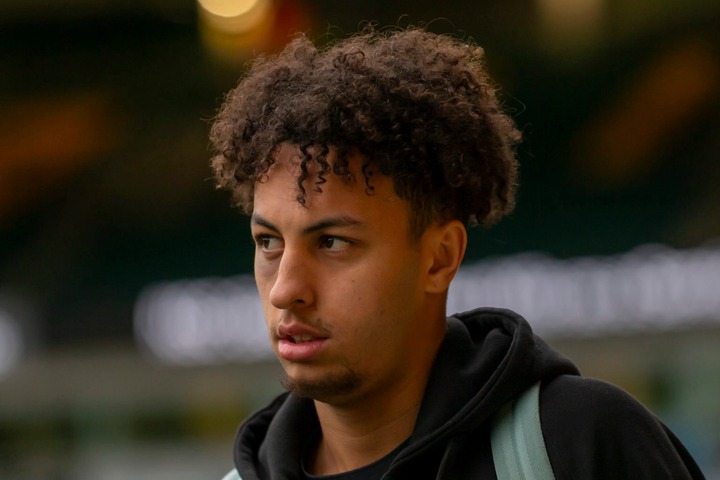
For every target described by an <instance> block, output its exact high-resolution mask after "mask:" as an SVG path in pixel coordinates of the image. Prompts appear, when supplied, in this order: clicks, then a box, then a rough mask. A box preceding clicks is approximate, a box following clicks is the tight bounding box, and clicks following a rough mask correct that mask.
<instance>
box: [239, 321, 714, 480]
mask: <svg viewBox="0 0 720 480" xmlns="http://www.w3.org/2000/svg"><path fill="white" fill-rule="evenodd" d="M578 375H579V373H578V371H577V368H576V367H575V366H574V365H573V364H572V362H570V360H568V359H567V358H565V357H564V356H562V355H561V354H560V353H558V352H556V351H554V350H552V349H551V348H550V347H549V346H548V345H547V344H546V343H545V342H544V341H543V340H542V339H540V338H539V337H537V336H535V335H534V334H533V333H532V330H531V329H530V326H529V325H528V323H527V322H526V321H525V320H524V319H522V318H521V317H520V316H519V315H517V314H515V313H513V312H511V311H508V310H502V309H489V308H482V309H477V310H473V311H471V312H466V313H462V314H457V315H454V316H452V317H449V318H448V326H447V333H446V336H445V339H444V341H443V344H442V347H441V349H440V351H439V353H438V356H437V359H436V361H435V364H434V366H433V370H432V373H431V375H430V379H429V382H428V386H427V389H426V391H425V396H424V397H423V402H422V406H421V408H420V413H419V414H418V419H417V423H416V425H415V429H414V431H413V433H412V435H411V436H410V438H409V439H408V441H407V442H405V446H404V448H402V449H401V451H400V452H399V453H398V454H397V456H396V457H395V459H394V460H393V463H392V465H391V467H390V469H389V470H388V472H387V473H386V474H385V476H384V477H383V478H385V479H392V478H394V479H434V478H438V479H471V478H477V479H494V478H496V475H495V469H494V465H493V461H492V453H491V448H490V419H491V417H492V416H493V414H495V413H496V412H497V411H498V410H499V409H500V407H502V406H503V405H504V404H506V403H508V402H510V401H512V400H513V399H516V398H517V397H519V395H520V394H521V393H522V392H523V391H524V390H526V389H527V388H529V387H530V386H531V385H533V384H535V383H536V382H538V381H541V385H542V390H541V395H540V415H541V423H542V430H543V436H544V438H545V443H546V448H547V450H548V456H549V457H550V463H551V465H552V467H553V471H554V473H555V478H556V479H558V480H559V479H568V480H570V479H573V480H577V479H655V480H656V479H685V478H694V479H701V478H704V477H703V475H702V473H701V472H700V470H699V469H698V467H697V465H696V464H695V462H694V461H693V459H692V458H691V457H690V455H689V454H688V453H687V451H686V450H685V448H684V447H683V446H682V445H681V444H680V442H679V441H678V440H677V439H676V438H675V436H674V435H673V434H672V433H671V432H670V431H669V430H668V429H667V428H666V427H665V426H664V425H663V424H662V423H661V422H660V421H659V420H658V419H657V418H655V416H653V415H652V413H650V412H649V411H648V410H647V409H645V407H643V406H642V405H641V404H640V403H638V402H637V401H636V400H635V399H634V398H632V397H631V396H630V395H628V394H627V393H625V392H623V391H622V390H620V389H618V388H617V387H614V386H612V385H609V384H607V383H604V382H600V381H598V380H591V379H585V378H582V377H579V376H578ZM317 430H318V419H317V415H316V413H315V407H314V405H313V402H312V400H310V399H306V398H300V397H297V396H295V395H292V394H287V393H286V394H283V395H281V396H279V397H278V398H276V399H275V400H274V401H273V402H272V403H271V404H270V405H269V406H267V407H266V408H264V409H263V410H260V411H259V412H257V413H255V414H254V415H253V416H251V417H250V418H249V419H248V420H247V421H246V422H245V423H244V424H243V425H242V426H241V427H240V430H239V432H238V436H237V438H236V440H235V449H234V456H235V466H236V468H237V470H238V471H239V473H240V476H241V477H242V478H243V480H256V479H273V480H281V479H283V480H284V479H298V478H301V470H300V463H301V457H302V455H303V451H304V448H305V445H306V443H307V441H308V438H309V437H311V436H312V435H313V432H316V431H317Z"/></svg>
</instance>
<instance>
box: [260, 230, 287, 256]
mask: <svg viewBox="0 0 720 480" xmlns="http://www.w3.org/2000/svg"><path fill="white" fill-rule="evenodd" d="M255 245H257V247H258V248H260V249H261V250H262V251H263V252H266V253H271V252H277V251H279V250H282V248H283V246H282V241H281V240H280V239H279V238H277V237H273V236H272V235H267V234H260V235H256V236H255Z"/></svg>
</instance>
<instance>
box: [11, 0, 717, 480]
mask: <svg viewBox="0 0 720 480" xmlns="http://www.w3.org/2000/svg"><path fill="white" fill-rule="evenodd" d="M363 21H376V22H378V23H379V25H399V26H407V25H420V24H425V25H427V26H428V28H429V29H430V30H432V31H436V32H439V33H451V34H453V35H456V36H460V37H463V38H465V39H468V40H473V41H474V42H476V43H477V44H479V45H481V46H483V47H484V48H485V50H486V54H487V63H488V66H489V69H490V71H491V72H492V74H493V76H494V78H495V79H496V80H497V82H498V83H499V84H500V85H502V96H503V99H504V104H505V106H506V108H507V109H508V110H509V111H510V112H512V114H513V116H514V118H515V119H516V121H517V123H518V125H519V126H520V127H521V129H522V130H523V132H524V135H525V142H524V144H523V145H522V147H521V149H520V152H519V154H520V158H521V163H522V179H521V185H522V187H521V191H520V196H519V201H518V207H517V209H516V211H515V212H514V213H513V215H512V216H511V217H509V218H507V219H506V220H504V221H503V222H501V224H500V225H499V226H498V227H495V228H493V229H491V230H475V231H474V232H473V233H472V234H471V235H472V237H471V244H470V248H469V252H468V258H467V261H466V264H465V266H464V267H463V269H462V270H461V272H460V274H459V275H458V278H457V282H456V284H455V285H454V287H453V289H452V291H451V295H450V300H449V301H450V309H451V310H461V309H466V308H471V307H475V306H478V305H481V304H484V305H493V306H506V307H510V308H513V309H515V310H517V311H519V312H520V313H522V314H524V315H526V316H527V317H528V319H529V320H530V322H531V324H532V325H533V326H534V328H535V329H536V330H537V331H538V332H539V333H541V334H543V335H544V336H546V337H547V338H548V339H549V341H550V343H551V344H552V345H553V346H555V347H556V348H558V349H560V350H561V351H562V352H564V353H566V354H567V355H569V356H570V357H571V358H573V359H574V360H575V361H576V362H577V363H578V365H579V366H580V367H581V369H582V370H583V372H584V373H585V374H586V375H590V376H595V377H599V378H602V379H605V380H608V381H611V382H613V383H616V384H618V385H620V386H622V387H623V388H625V389H626V390H628V391H630V392H631V393H632V394H634V395H635V396H637V397H638V398H640V399H641V400H642V401H643V402H645V403H646V404H647V405H648V406H649V407H650V408H651V409H653V411H655V412H656V413H657V414H658V416H659V417H660V418H661V419H662V420H663V421H664V422H665V423H667V424H668V425H669V426H670V427H671V428H672V429H673V430H674V431H675V432H676V433H677V435H678V436H679V437H680V438H681V439H682V441H683V442H684V443H685V444H686V445H687V446H688V448H689V449H690V450H691V451H692V453H693V455H694V456H695V458H696V459H697V460H698V462H699V463H700V465H701V467H702V468H703V469H704V471H705V473H706V475H707V476H708V478H710V479H713V478H714V479H718V478H720V433H719V431H718V428H717V427H718V425H720V401H718V399H720V242H719V241H718V239H720V188H718V187H719V186H720V158H719V157H720V3H718V2H716V1H714V0H502V1H500V0H475V1H470V0H462V1H460V0H455V1H446V2H436V1H431V0H413V1H405V0H397V1H394V2H388V1H384V0H363V1H362V2H361V1H358V0H348V1H345V2H338V1H329V0H233V1H230V0H225V1H223V0H197V1H196V0H146V1H143V2H139V1H131V0H112V1H110V0H53V1H47V0H4V1H3V2H2V3H0V87H1V88H0V478H2V479H13V480H21V479H22V480H24V479H38V478H42V479H78V480H85V479H94V480H97V479H107V480H110V479H127V478H133V479H153V480H157V479H160V480H162V479H165V478H167V479H170V478H172V479H197V478H218V479H219V478H220V477H221V476H222V475H223V474H224V473H225V472H227V471H228V470H229V469H230V468H231V467H232V455H231V443H232V438H233V436H234V433H235V430H236V427H237V425H238V423H239V422H240V421H242V419H243V418H244V417H245V416H246V415H247V414H248V413H249V412H250V411H252V410H253V409H255V408H257V407H258V406H259V405H261V404H262V403H263V402H265V401H267V399H269V398H271V397H272V396H273V395H274V394H276V393H277V392H278V391H279V390H280V387H279V384H278V378H279V370H278V367H277V366H276V364H275V362H274V360H273V358H272V355H271V354H270V351H269V349H268V347H267V346H266V345H265V342H266V340H265V332H264V325H263V321H262V316H261V313H260V311H259V305H258V303H257V300H256V298H255V297H256V292H255V290H254V286H253V282H252V277H251V265H252V251H253V245H252V241H251V239H250V235H249V233H248V230H247V219H246V218H245V217H243V216H242V215H240V213H239V212H238V211H236V210H234V209H232V208H230V206H229V195H228V194H227V193H226V192H218V191H216V190H215V189H214V187H213V182H212V180H211V178H210V176H211V175H210V170H209V168H208V159H209V152H208V140H207V133H208V128H209V124H210V120H211V119H212V117H213V115H214V114H215V112H216V110H217V108H218V107H219V105H220V103H221V102H222V99H223V96H224V93H225V92H227V90H229V89H230V88H232V87H233V86H234V85H235V83H236V82H237V79H238V78H239V76H240V74H241V72H242V70H243V68H244V66H245V65H246V63H247V61H248V60H249V59H250V58H252V57H253V56H254V55H255V54H258V53H262V52H272V51H275V50H277V49H278V48H280V47H281V46H282V45H283V44H284V43H285V42H286V41H287V40H288V38H290V36H291V35H292V33H294V32H297V31H303V32H307V33H308V34H309V35H310V36H311V37H312V38H315V39H317V41H318V42H320V43H322V42H326V41H328V40H331V39H332V38H340V37H343V36H345V35H347V34H349V33H352V32H354V31H357V30H358V28H360V27H361V26H362V25H363V23H362V22H363Z"/></svg>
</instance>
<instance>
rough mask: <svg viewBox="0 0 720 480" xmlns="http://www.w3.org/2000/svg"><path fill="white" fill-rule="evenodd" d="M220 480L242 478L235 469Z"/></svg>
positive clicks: (239, 479)
mask: <svg viewBox="0 0 720 480" xmlns="http://www.w3.org/2000/svg"><path fill="white" fill-rule="evenodd" d="M222 480H242V477H240V474H239V473H238V471H237V470H236V469H232V470H231V471H229V472H228V473H227V475H225V476H224V477H223V478H222Z"/></svg>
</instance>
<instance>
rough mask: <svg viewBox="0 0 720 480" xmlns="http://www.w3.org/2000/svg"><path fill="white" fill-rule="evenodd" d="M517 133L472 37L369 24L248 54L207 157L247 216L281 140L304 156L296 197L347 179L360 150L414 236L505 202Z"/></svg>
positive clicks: (368, 182) (367, 172)
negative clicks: (324, 40) (386, 180)
mask: <svg viewBox="0 0 720 480" xmlns="http://www.w3.org/2000/svg"><path fill="white" fill-rule="evenodd" d="M520 137H521V135H520V133H519V131H518V130H517V129H516V128H515V125H514V123H513V121H512V119H511V118H510V117H509V116H508V115H506V114H505V113H504V112H503V111H502V108H501V106H500V104H499V101H498V99H497V96H496V89H495V86H494V85H493V83H492V81H491V79H490V78H489V76H488V75H487V72H486V70H485V66H484V52H483V50H482V48H480V47H478V46H474V45H469V44H467V43H465V42H462V41H460V40H458V39H455V38H451V37H449V36H443V35H436V34H433V33H429V32H427V31H425V30H422V29H417V28H411V29H406V30H400V31H385V32H379V31H375V30H369V31H365V32H362V33H360V34H357V35H355V36H353V37H350V38H348V39H345V40H343V41H340V42H338V43H335V44H333V45H330V46H328V47H325V48H323V49H318V48H316V47H315V46H314V45H313V44H312V43H311V42H310V41H309V40H308V39H307V38H306V37H305V36H298V37H296V38H295V39H294V40H293V41H292V42H291V43H289V44H288V45H287V46H286V47H285V49H284V50H282V51H281V52H280V53H278V54H276V55H274V56H268V57H259V58H258V59H256V60H255V61H254V62H253V63H252V64H251V66H250V68H249V71H248V72H247V73H246V75H245V76H244V78H242V79H241V80H240V83H239V84H238V86H237V87H236V88H235V89H233V90H232V91H230V93H229V94H228V95H227V98H226V99H225V102H224V104H223V106H222V107H221V108H220V111H219V113H218V115H217V117H216V118H215V121H214V123H213V126H212V129H211V132H210V139H211V141H212V143H213V146H214V149H215V152H216V153H215V156H214V157H213V158H212V161H211V165H212V168H213V170H214V172H215V177H216V180H217V184H218V187H224V188H228V189H229V190H231V191H232V192H233V197H234V201H235V202H236V203H237V204H238V205H239V206H240V207H241V208H242V209H243V210H244V211H245V212H246V213H250V212H251V211H252V208H253V192H254V185H255V183H256V182H258V181H262V179H263V176H264V175H265V174H266V173H267V171H268V169H269V168H270V166H271V165H272V164H273V162H274V161H275V155H274V153H275V151H276V149H277V147H278V146H279V145H280V144H281V143H284V142H290V143H292V144H295V145H297V146H298V148H299V151H300V153H301V155H300V158H301V160H300V173H299V175H298V179H297V186H298V196H297V199H298V201H299V202H300V203H301V204H304V202H305V196H306V193H307V192H306V185H308V186H309V187H310V188H312V189H314V190H317V191H322V184H323V182H325V180H326V176H327V175H329V174H334V175H338V176H340V177H342V178H343V179H344V180H346V181H355V178H354V176H353V175H352V173H351V172H350V171H349V168H348V154H349V153H350V152H359V153H360V154H362V158H363V165H362V174H363V176H364V177H365V178H364V180H365V186H366V189H365V190H366V192H367V193H368V194H372V190H373V187H372V179H371V174H372V171H375V170H377V171H379V172H380V173H382V174H384V175H388V176H390V177H391V179H392V181H393V186H394V188H395V191H396V193H397V194H398V196H400V197H401V198H404V199H405V200H407V201H408V202H409V204H410V210H411V213H410V222H411V232H412V233H413V234H414V235H420V234H422V232H423V231H424V230H425V228H426V227H427V225H429V222H432V221H434V220H436V219H459V220H461V221H462V222H464V223H465V224H473V223H480V224H483V225H486V226H487V225H490V224H492V223H494V222H495V221H497V220H498V219H499V218H500V217H502V216H503V215H504V214H506V213H508V212H509V211H511V210H512V208H513V206H514V197H515V187H516V178H517V160H516V158H515V146H516V144H517V143H518V142H519V141H520ZM310 147H314V148H310ZM317 147H319V148H317ZM330 149H334V150H335V152H336V159H335V160H334V161H333V162H332V164H330V162H329V161H328V154H329V152H330ZM309 162H316V167H317V168H313V169H311V170H312V172H313V174H312V175H313V178H312V179H309V177H310V174H309V171H310V170H309V169H308V164H309Z"/></svg>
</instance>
